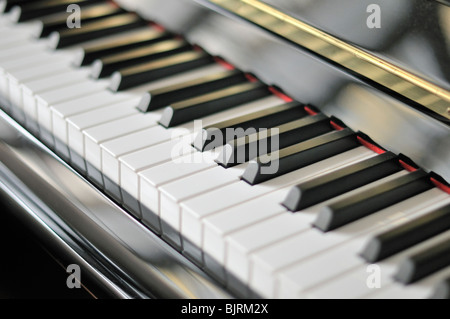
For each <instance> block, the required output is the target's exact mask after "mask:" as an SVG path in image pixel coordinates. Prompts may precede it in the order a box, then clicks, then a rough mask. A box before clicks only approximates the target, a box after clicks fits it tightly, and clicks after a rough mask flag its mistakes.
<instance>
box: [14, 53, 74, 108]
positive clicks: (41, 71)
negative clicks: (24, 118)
mask: <svg viewBox="0 0 450 319" xmlns="http://www.w3.org/2000/svg"><path fill="white" fill-rule="evenodd" d="M68 65H69V61H68V60H67V59H65V58H59V57H52V58H49V60H48V61H47V63H41V64H39V65H36V66H32V67H29V68H25V69H22V68H21V69H19V70H17V71H15V72H11V71H10V72H9V74H8V80H9V98H10V100H11V102H12V103H13V104H14V105H15V106H17V107H19V108H23V101H22V89H21V87H20V84H22V83H23V82H24V81H32V80H36V79H37V80H39V79H40V80H42V77H46V76H49V75H53V74H57V73H60V72H62V71H63V70H66V69H67V66H68Z"/></svg>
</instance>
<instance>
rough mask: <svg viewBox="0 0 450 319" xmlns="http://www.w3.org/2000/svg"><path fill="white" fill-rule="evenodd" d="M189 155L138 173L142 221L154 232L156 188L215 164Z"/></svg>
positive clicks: (158, 207)
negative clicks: (150, 226)
mask: <svg viewBox="0 0 450 319" xmlns="http://www.w3.org/2000/svg"><path fill="white" fill-rule="evenodd" d="M192 154H194V153H191V154H188V155H185V156H182V157H180V158H178V159H176V160H174V161H170V162H167V163H164V164H161V165H158V166H155V167H152V168H149V169H146V170H143V171H141V172H140V173H139V179H140V182H139V184H140V196H139V198H138V199H139V201H140V203H141V212H142V219H143V220H144V221H145V222H146V223H147V224H149V225H152V226H153V228H155V229H156V230H158V229H160V227H159V217H160V214H159V213H158V212H159V210H160V192H159V190H158V187H160V186H162V185H163V184H166V183H168V182H171V181H174V180H177V179H180V178H182V177H185V176H189V175H191V174H195V173H198V172H200V171H203V170H206V169H208V168H211V167H214V166H216V165H217V164H216V163H214V162H213V161H202V160H192V159H193V156H192Z"/></svg>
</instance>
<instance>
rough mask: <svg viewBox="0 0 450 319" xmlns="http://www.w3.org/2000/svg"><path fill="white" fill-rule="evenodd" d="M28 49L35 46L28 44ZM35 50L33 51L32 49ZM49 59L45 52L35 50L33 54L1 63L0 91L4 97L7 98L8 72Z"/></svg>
mask: <svg viewBox="0 0 450 319" xmlns="http://www.w3.org/2000/svg"><path fill="white" fill-rule="evenodd" d="M29 49H30V50H36V49H37V47H36V46H30V48H29ZM34 52H35V51H34ZM48 59H49V56H48V54H47V53H45V52H39V51H38V52H37V53H36V52H35V54H33V55H31V54H30V55H27V56H25V55H23V56H20V57H18V58H16V59H11V60H8V61H5V62H3V63H2V65H1V67H0V93H1V94H2V96H3V97H4V98H6V99H9V96H8V93H9V88H8V77H7V75H8V73H9V72H11V71H13V70H20V69H24V68H26V67H31V66H35V65H39V64H40V63H42V62H43V61H46V60H48Z"/></svg>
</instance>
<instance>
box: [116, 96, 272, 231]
mask: <svg viewBox="0 0 450 319" xmlns="http://www.w3.org/2000/svg"><path fill="white" fill-rule="evenodd" d="M279 103H280V98H278V97H276V96H269V97H267V98H263V99H260V100H256V101H252V102H250V103H246V104H243V105H240V106H239V107H236V108H234V109H233V110H227V111H223V112H220V113H217V114H214V115H210V116H208V117H205V118H203V119H202V123H205V124H206V125H208V124H209V123H213V122H216V121H217V120H218V119H227V118H228V119H230V118H233V117H235V116H240V115H242V114H248V113H250V112H254V111H255V110H256V109H264V108H268V107H272V106H273V105H276V104H279ZM146 114H147V113H146ZM161 128H162V127H161ZM168 131H169V132H172V133H171V135H172V138H174V137H177V136H183V142H184V144H181V145H180V146H181V148H185V147H189V148H191V149H192V150H193V148H192V146H191V143H192V140H193V138H194V134H192V133H195V132H197V128H196V126H195V123H194V125H193V126H191V127H189V126H187V125H185V126H183V127H179V128H171V129H168ZM179 153H180V152H178V149H174V150H172V151H171V152H170V154H167V157H171V158H172V159H173V158H178V157H179V156H180V155H181V154H179ZM191 155H192V158H191V161H192V162H205V163H208V164H211V165H212V166H216V165H217V164H216V163H215V161H214V159H215V154H214V153H200V152H194V153H191ZM187 159H188V158H187ZM177 161H178V160H177ZM121 162H122V163H123V165H122V166H123V167H126V166H128V167H130V166H133V169H131V170H130V169H128V168H127V169H126V170H125V171H124V173H127V174H129V175H130V176H127V177H125V179H127V180H135V179H136V174H137V175H138V176H140V174H141V172H144V171H142V169H143V168H144V167H145V166H146V163H145V160H142V161H140V162H141V164H140V167H136V166H135V165H134V164H133V165H128V163H126V162H125V161H124V160H121ZM224 174H227V173H226V172H224ZM228 174H229V173H228ZM139 178H141V177H139ZM160 182H161V181H158V182H157V181H153V180H152V177H151V175H146V183H147V186H148V187H149V188H150V187H153V189H152V192H153V193H156V194H158V193H159V192H160V190H159V186H162V185H163V184H159V183H160ZM133 185H134V186H133ZM133 185H130V187H132V189H128V191H127V192H128V193H129V194H132V195H135V194H139V195H138V197H137V199H138V200H140V201H141V210H142V211H146V214H145V215H152V216H153V215H154V216H155V217H156V219H158V218H159V215H160V209H159V207H160V205H159V195H158V196H156V199H155V200H154V201H153V202H152V203H150V204H149V205H150V206H145V204H144V203H143V201H144V199H143V198H141V197H140V194H142V189H140V187H141V185H142V183H141V182H137V183H134V184H133ZM142 207H144V208H142ZM143 215H144V213H143ZM158 224H159V222H158Z"/></svg>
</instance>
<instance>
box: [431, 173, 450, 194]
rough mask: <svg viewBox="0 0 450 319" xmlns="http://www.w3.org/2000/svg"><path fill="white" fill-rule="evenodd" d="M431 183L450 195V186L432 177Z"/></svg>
mask: <svg viewBox="0 0 450 319" xmlns="http://www.w3.org/2000/svg"><path fill="white" fill-rule="evenodd" d="M430 180H431V182H432V183H433V184H434V185H435V186H436V187H437V188H439V189H440V190H443V191H444V192H446V193H447V194H450V186H448V185H445V184H444V183H442V182H440V181H438V180H437V179H435V178H433V177H430Z"/></svg>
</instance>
